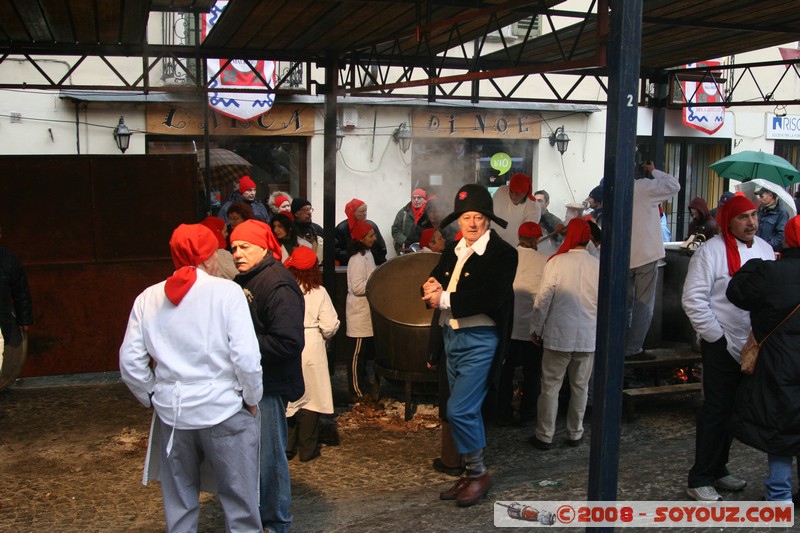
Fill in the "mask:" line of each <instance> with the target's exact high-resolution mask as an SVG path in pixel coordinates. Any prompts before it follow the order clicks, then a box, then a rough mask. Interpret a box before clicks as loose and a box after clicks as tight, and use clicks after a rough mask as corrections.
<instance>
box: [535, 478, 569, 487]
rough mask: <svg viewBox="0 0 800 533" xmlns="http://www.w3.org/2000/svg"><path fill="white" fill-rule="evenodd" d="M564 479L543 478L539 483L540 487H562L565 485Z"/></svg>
mask: <svg viewBox="0 0 800 533" xmlns="http://www.w3.org/2000/svg"><path fill="white" fill-rule="evenodd" d="M563 483H564V482H563V481H551V480H549V479H543V480H541V481H540V482H538V483H537V485H538V486H540V487H560V486H561V485H563Z"/></svg>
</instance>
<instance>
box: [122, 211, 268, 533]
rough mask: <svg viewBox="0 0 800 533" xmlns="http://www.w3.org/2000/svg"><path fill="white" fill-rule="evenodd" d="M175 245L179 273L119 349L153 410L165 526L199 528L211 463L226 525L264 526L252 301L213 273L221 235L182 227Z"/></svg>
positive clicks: (139, 314) (133, 384)
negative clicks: (204, 478) (204, 475)
mask: <svg viewBox="0 0 800 533" xmlns="http://www.w3.org/2000/svg"><path fill="white" fill-rule="evenodd" d="M170 249H171V252H172V258H173V261H174V263H175V267H176V268H177V270H176V271H175V272H174V273H173V275H172V276H170V277H169V278H167V280H166V281H162V282H161V283H157V284H155V285H153V286H151V287H149V288H147V289H145V290H144V292H142V293H141V294H140V295H139V296H138V297H137V298H136V300H135V301H134V303H133V309H132V310H131V314H130V318H129V319H128V327H127V330H126V332H125V339H124V340H123V342H122V346H121V347H120V350H119V368H120V375H121V377H122V381H123V382H124V383H125V384H126V385H127V386H128V388H129V389H130V390H131V392H132V393H133V394H134V396H136V398H137V399H138V400H139V402H141V403H142V405H144V406H145V407H152V408H153V409H154V410H155V415H156V416H155V417H154V420H153V429H152V431H153V432H154V433H155V432H158V434H159V436H160V438H159V439H155V438H154V439H153V442H156V441H158V443H159V444H158V454H157V457H159V458H160V474H161V492H162V495H163V498H164V515H165V517H166V521H167V531H168V532H182V531H196V530H197V521H198V518H199V516H200V501H199V496H200V486H201V468H200V467H201V462H202V461H203V460H205V461H206V462H207V464H208V465H210V467H211V471H212V473H213V478H214V479H213V481H214V482H215V483H216V488H217V494H218V495H219V502H220V504H221V505H222V510H223V512H224V513H225V523H226V526H227V530H228V531H236V532H249V533H255V532H259V533H260V532H261V531H263V528H262V525H261V516H260V514H259V509H258V472H259V469H258V446H259V425H260V421H259V415H260V413H259V411H258V407H257V406H258V402H259V400H261V397H262V394H263V385H262V382H261V377H262V372H261V355H260V353H259V349H258V340H257V339H256V334H255V330H254V329H253V323H252V321H251V320H250V310H249V309H248V306H247V299H246V298H245V295H244V293H243V292H242V289H241V288H240V287H239V286H238V285H236V283H234V282H232V281H229V280H225V279H221V278H218V277H215V274H216V271H217V267H218V265H217V255H216V254H215V252H216V251H217V238H216V237H215V236H214V234H213V233H212V232H211V230H210V229H208V228H207V227H205V226H203V225H201V224H181V225H180V226H178V228H177V229H176V230H175V231H174V232H173V234H172V238H171V239H170ZM151 358H152V360H153V361H154V362H155V364H154V365H152V366H151V364H150V360H151ZM151 451H152V450H151Z"/></svg>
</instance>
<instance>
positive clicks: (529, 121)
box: [412, 109, 542, 139]
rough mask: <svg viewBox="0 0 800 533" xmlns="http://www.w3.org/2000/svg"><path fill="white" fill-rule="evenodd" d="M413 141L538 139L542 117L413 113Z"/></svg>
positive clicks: (431, 111)
mask: <svg viewBox="0 0 800 533" xmlns="http://www.w3.org/2000/svg"><path fill="white" fill-rule="evenodd" d="M412 123H413V128H412V134H413V135H414V137H448V138H458V139H462V138H473V139H539V138H540V137H541V131H542V126H541V124H542V117H541V115H540V114H539V113H533V112H528V111H519V110H507V111H506V110H495V109H490V110H482V109H475V110H463V109H459V110H453V109H446V110H435V109H425V110H420V111H414V114H413V117H412Z"/></svg>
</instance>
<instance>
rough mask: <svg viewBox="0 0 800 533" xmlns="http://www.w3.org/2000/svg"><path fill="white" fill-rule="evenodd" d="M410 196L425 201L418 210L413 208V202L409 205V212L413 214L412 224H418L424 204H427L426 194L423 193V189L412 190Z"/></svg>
mask: <svg viewBox="0 0 800 533" xmlns="http://www.w3.org/2000/svg"><path fill="white" fill-rule="evenodd" d="M411 196H422V197H423V198H425V201H424V202H422V205H421V206H419V209H417V208H416V207H414V203H413V202H412V203H411V212H412V213H413V214H414V224H419V219H420V218H422V214H423V213H424V212H425V204H426V203H428V200H427V199H428V193H427V192H425V189H414V190H413V191H411Z"/></svg>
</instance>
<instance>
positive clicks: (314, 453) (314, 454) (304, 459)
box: [300, 447, 320, 463]
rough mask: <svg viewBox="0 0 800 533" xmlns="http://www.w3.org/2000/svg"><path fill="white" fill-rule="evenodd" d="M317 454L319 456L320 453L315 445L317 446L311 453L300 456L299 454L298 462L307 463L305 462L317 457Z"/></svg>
mask: <svg viewBox="0 0 800 533" xmlns="http://www.w3.org/2000/svg"><path fill="white" fill-rule="evenodd" d="M319 456H320V453H319V447H317V448H316V449H315V450H314V452H313V453H312V454H311V455H309V456H308V457H303V456H302V455H301V456H300V462H303V463H307V462H309V461H313V460H314V459H316V458H317V457H319Z"/></svg>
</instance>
